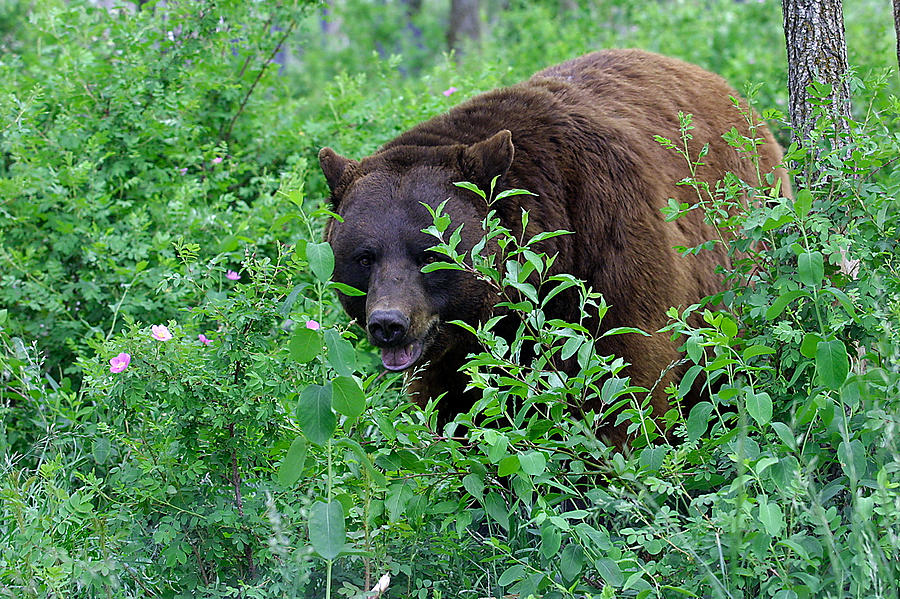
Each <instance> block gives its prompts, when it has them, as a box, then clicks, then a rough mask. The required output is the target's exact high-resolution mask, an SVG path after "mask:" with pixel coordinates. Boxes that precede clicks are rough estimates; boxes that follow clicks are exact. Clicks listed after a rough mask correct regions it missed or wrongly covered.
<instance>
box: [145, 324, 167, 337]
mask: <svg viewBox="0 0 900 599" xmlns="http://www.w3.org/2000/svg"><path fill="white" fill-rule="evenodd" d="M150 336H151V337H153V338H154V339H156V340H157V341H168V340H169V339H171V338H172V333H170V332H169V327H167V326H166V325H164V324H155V325H153V326H151V327H150Z"/></svg>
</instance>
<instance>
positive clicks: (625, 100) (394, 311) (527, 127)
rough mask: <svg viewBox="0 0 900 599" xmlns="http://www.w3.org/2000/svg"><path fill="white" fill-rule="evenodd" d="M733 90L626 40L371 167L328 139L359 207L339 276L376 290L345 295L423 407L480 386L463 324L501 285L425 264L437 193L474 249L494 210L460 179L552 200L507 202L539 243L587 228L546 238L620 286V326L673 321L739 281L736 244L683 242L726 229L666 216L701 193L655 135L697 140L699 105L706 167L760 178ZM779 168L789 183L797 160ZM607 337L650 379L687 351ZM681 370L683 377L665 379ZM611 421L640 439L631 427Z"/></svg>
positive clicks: (337, 234)
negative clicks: (735, 141)
mask: <svg viewBox="0 0 900 599" xmlns="http://www.w3.org/2000/svg"><path fill="white" fill-rule="evenodd" d="M732 97H737V94H736V93H735V92H734V91H733V90H732V89H731V88H730V87H729V86H728V85H727V84H726V83H725V82H724V81H723V80H722V79H721V78H719V77H718V76H716V75H713V74H711V73H708V72H706V71H704V70H703V69H701V68H699V67H697V66H694V65H690V64H687V63H684V62H682V61H679V60H676V59H672V58H666V57H663V56H659V55H656V54H652V53H648V52H644V51H639V50H608V51H602V52H595V53H592V54H588V55H586V56H582V57H580V58H576V59H574V60H570V61H568V62H565V63H562V64H560V65H557V66H554V67H550V68H548V69H545V70H543V71H541V72H539V73H537V74H536V75H534V76H533V77H532V78H531V79H529V80H527V81H525V82H523V83H520V84H518V85H514V86H512V87H509V88H505V89H499V90H495V91H491V92H488V93H485V94H482V95H480V96H477V97H475V98H472V99H471V100H469V101H468V102H465V103H464V104H462V105H460V106H457V107H455V108H453V109H452V110H450V111H449V112H447V113H446V114H442V115H440V116H437V117H435V118H433V119H431V120H429V121H426V122H424V123H422V124H420V125H417V126H416V127H413V128H412V129H411V130H409V131H407V132H406V133H403V134H402V135H400V136H399V137H397V138H396V139H394V140H393V141H390V142H388V143H387V144H385V145H384V146H383V147H382V148H381V149H380V150H378V151H377V152H376V153H375V154H373V155H372V156H369V157H366V158H363V159H362V160H361V161H359V162H357V161H354V160H350V159H347V158H343V157H341V156H339V155H337V154H335V153H334V152H333V151H332V150H331V149H329V148H324V149H323V150H322V151H321V152H320V153H319V160H320V164H321V166H322V170H323V171H324V173H325V177H326V179H327V181H328V184H329V186H330V188H331V191H332V202H333V205H334V209H335V210H336V211H337V212H338V213H339V214H340V215H341V217H342V219H343V222H338V221H336V220H333V221H332V222H331V223H330V224H329V226H328V231H327V234H326V236H327V239H328V240H329V241H330V242H331V244H332V246H333V248H334V251H335V257H336V266H335V275H334V276H335V279H336V280H338V281H341V282H343V283H347V284H350V285H353V286H355V287H357V288H359V289H361V290H363V291H366V293H367V295H366V296H365V297H348V296H343V295H342V296H341V301H342V303H343V305H344V307H345V309H346V310H347V312H348V313H349V314H350V316H352V317H353V318H354V319H356V321H357V322H358V323H359V324H360V325H362V326H363V327H365V328H366V330H367V331H368V333H369V338H370V340H371V341H372V343H373V344H374V345H376V346H378V347H380V348H382V360H383V362H384V365H385V367H387V368H389V369H392V370H406V371H407V372H408V373H409V372H414V373H415V376H414V377H412V382H411V385H410V391H411V393H412V395H413V397H414V398H415V399H416V401H417V402H418V403H420V404H423V403H424V402H425V401H427V400H428V399H430V398H433V397H437V396H438V395H439V394H441V393H444V392H446V396H445V397H444V398H443V399H442V400H441V402H440V403H439V412H440V414H441V417H442V418H443V419H448V418H450V417H452V416H453V415H454V414H455V413H457V412H460V411H465V410H467V409H469V408H470V407H471V405H472V403H473V401H474V398H473V397H472V396H471V395H470V394H471V393H472V391H469V392H464V389H465V386H466V378H465V376H464V375H462V374H460V373H459V367H460V365H461V364H462V363H463V361H464V359H465V356H466V355H467V354H468V353H470V352H472V351H475V350H476V349H477V348H476V346H475V344H474V339H473V338H472V337H471V336H470V335H469V334H468V333H466V332H465V331H464V330H463V329H461V328H460V327H458V326H455V325H450V324H447V323H448V322H449V321H451V320H454V319H460V320H463V321H466V322H468V323H471V324H473V325H475V324H477V323H479V322H484V321H485V320H487V319H488V318H489V317H490V315H491V314H492V313H493V312H492V311H493V305H494V303H495V302H496V301H497V300H496V296H495V294H493V293H492V292H491V291H490V289H489V288H488V286H487V285H486V284H484V283H480V282H478V281H476V280H475V279H474V278H472V277H469V276H466V275H464V274H462V273H460V272H458V271H450V270H438V271H435V272H431V273H428V274H423V273H422V272H421V268H422V266H423V265H424V264H425V263H427V262H428V261H430V260H432V259H433V258H434V257H433V255H432V254H430V253H429V251H428V249H429V247H430V246H432V245H434V239H433V238H432V237H430V236H429V235H427V234H425V233H423V232H422V229H424V228H425V227H427V226H429V225H430V224H431V217H430V215H429V214H428V212H427V211H426V209H425V208H424V207H423V206H422V205H421V203H426V204H428V205H430V206H432V207H435V206H437V205H438V204H439V203H440V202H442V201H444V200H446V199H448V198H449V201H448V203H447V205H446V207H445V210H446V212H447V213H448V214H449V215H450V216H451V217H452V219H453V223H454V224H453V228H455V227H456V226H458V225H459V224H464V225H465V226H464V227H463V229H462V236H463V242H462V244H461V249H468V248H471V247H472V245H473V244H474V243H475V242H476V241H477V240H478V239H479V234H480V232H481V227H480V222H481V220H482V218H483V217H484V216H485V214H486V213H487V210H488V208H487V206H486V205H485V203H484V202H483V201H480V199H479V198H477V197H476V196H475V195H474V194H472V193H471V192H469V191H465V190H461V189H459V188H457V187H455V186H454V185H453V183H454V182H457V181H471V182H474V183H476V184H478V185H479V186H481V187H482V188H483V189H486V188H487V186H488V185H489V183H490V181H491V180H492V178H494V177H495V176H499V179H498V187H497V191H499V190H502V189H511V188H521V189H527V190H529V191H531V192H534V193H535V194H537V195H536V196H527V195H516V196H512V197H509V198H506V199H503V200H501V201H500V202H498V203H496V204H494V205H493V208H495V209H496V210H497V211H498V214H499V215H500V217H501V220H502V222H503V224H504V225H505V226H507V227H509V228H510V229H511V230H512V231H513V232H514V234H515V235H516V237H517V238H520V237H521V235H520V234H521V213H522V210H527V211H528V213H529V220H528V231H527V232H526V233H527V235H526V237H530V236H531V235H534V234H536V233H538V232H541V231H556V230H561V229H562V230H567V231H572V232H574V234H572V235H564V236H561V237H555V238H553V239H552V240H549V241H547V242H545V243H544V244H543V246H542V247H541V250H542V251H545V252H547V253H548V254H554V253H556V254H558V258H557V259H556V262H555V264H554V272H567V273H571V274H573V275H575V276H577V277H579V278H581V279H584V280H585V281H587V284H588V285H589V286H591V287H593V289H594V290H598V291H601V292H602V293H603V294H604V296H605V298H606V301H607V302H608V304H609V305H610V306H611V307H610V309H609V312H608V313H607V315H606V316H605V318H604V319H603V322H602V326H603V328H604V329H606V328H612V327H619V326H633V327H639V328H641V329H643V330H645V331H648V332H650V333H653V332H655V331H657V330H658V329H659V328H660V327H662V326H663V325H664V324H665V323H666V317H665V314H664V313H665V311H666V309H667V308H668V307H670V306H681V307H686V306H688V305H690V304H693V303H696V302H698V301H700V300H701V298H703V297H704V296H706V295H710V294H713V293H716V292H717V291H719V290H720V289H721V282H720V280H719V278H718V276H717V275H716V274H714V269H715V265H716V264H717V263H725V262H726V261H727V259H728V258H727V255H726V251H725V248H723V247H722V245H721V244H719V245H718V246H717V248H716V249H715V250H713V251H709V252H701V253H700V254H699V255H696V256H683V255H680V254H678V253H677V252H676V251H675V250H674V249H673V247H674V246H689V247H690V246H696V245H698V244H700V243H702V242H703V241H706V240H709V239H714V238H715V237H716V233H715V231H714V230H713V229H712V228H711V227H710V226H709V225H707V224H705V223H704V222H703V215H702V214H701V213H700V211H697V210H695V211H692V212H690V213H689V214H688V215H687V216H685V217H682V218H680V219H678V220H676V221H674V222H670V223H667V222H665V220H664V218H663V216H662V214H661V213H660V208H662V207H663V206H665V205H666V204H667V200H668V199H669V198H675V199H676V200H677V201H679V202H688V203H690V204H693V203H695V202H696V193H695V191H694V190H693V189H692V188H691V187H689V186H683V185H682V186H678V185H676V183H677V182H679V181H681V180H682V179H684V178H685V177H687V176H688V175H689V171H688V166H687V163H686V161H685V160H684V159H683V158H682V157H680V156H679V155H677V154H676V153H675V152H673V151H672V150H668V149H665V148H663V147H662V146H661V145H660V144H659V143H657V142H656V141H655V140H654V135H661V136H663V137H666V138H669V139H672V140H678V139H680V135H679V120H678V113H679V111H682V112H685V113H691V114H693V123H692V124H693V130H692V131H691V134H692V135H693V140H692V141H691V150H692V153H693V154H694V156H695V157H696V153H697V152H698V151H699V150H700V148H702V147H703V145H704V144H709V152H708V154H707V155H706V157H705V158H704V163H705V164H704V165H703V166H701V167H700V168H699V170H698V172H697V178H698V179H701V180H704V181H708V182H710V183H711V184H715V182H717V181H719V180H720V179H722V178H723V177H724V175H725V173H726V172H731V173H734V174H735V175H737V176H738V177H740V178H741V179H743V180H745V181H749V182H751V183H754V184H755V183H757V182H758V174H757V171H756V168H755V166H754V164H753V162H752V161H751V160H748V159H747V158H746V156H742V155H740V154H739V153H737V152H736V151H735V150H734V149H732V148H731V147H729V146H728V144H727V143H726V142H725V141H724V140H723V138H722V134H723V133H725V132H727V131H729V130H731V129H732V128H737V130H738V131H740V132H741V133H742V134H744V135H749V133H748V127H747V123H746V121H745V118H744V116H743V115H742V114H741V111H740V110H739V109H738V108H736V107H735V106H734V104H733V103H732V100H731V98H732ZM756 134H757V135H758V136H761V137H762V138H763V139H764V141H765V143H764V145H762V146H760V147H759V153H760V168H761V172H762V173H767V172H770V171H772V170H774V169H777V167H778V165H779V163H780V162H781V149H780V148H779V146H778V144H777V143H776V142H775V140H774V139H773V138H772V136H771V134H770V133H769V131H768V130H767V129H766V128H765V127H762V128H760V129H757V131H756ZM778 176H779V177H782V179H783V178H784V173H783V171H780V170H779V172H778ZM784 182H785V185H786V181H784ZM578 311H579V306H577V305H574V302H572V301H568V303H567V302H566V301H563V302H557V305H555V306H554V307H553V313H552V314H549V315H548V316H550V317H558V318H563V319H567V320H570V321H577V318H578V313H579V312H578ZM513 330H514V329H513ZM597 346H598V347H597V349H598V351H599V352H600V353H601V354H603V355H609V354H615V355H618V356H622V357H624V358H625V359H626V360H627V361H628V362H630V364H631V366H630V367H629V368H628V369H627V370H626V373H627V374H630V375H631V378H632V381H633V382H634V383H635V384H638V385H642V386H645V387H648V388H649V387H650V386H652V385H653V384H654V383H655V382H656V381H657V380H658V379H659V377H660V373H661V372H663V371H665V370H666V369H667V368H668V367H669V366H670V365H671V364H672V363H673V362H674V361H677V360H678V358H679V354H678V352H677V350H676V347H675V345H673V343H672V342H670V341H669V339H668V338H667V337H666V335H664V334H659V333H655V334H653V335H651V336H650V337H642V336H639V335H636V334H626V335H616V336H610V337H606V338H603V339H601V340H599V341H598V342H597ZM674 376H677V372H676V371H670V372H669V374H668V375H667V377H666V378H664V379H663V381H662V384H660V385H657V389H658V390H660V391H661V390H662V389H663V388H664V387H665V385H666V384H667V383H668V382H669V381H670V380H671V379H672V377H674ZM652 404H653V409H654V413H655V414H657V415H659V414H661V413H662V412H664V411H665V409H666V407H667V406H666V401H665V397H664V394H663V393H661V392H657V393H655V394H654V397H653V398H652ZM587 407H588V408H591V407H593V406H587ZM599 432H600V433H601V434H605V435H606V436H611V437H615V438H618V441H619V442H621V440H622V439H621V431H613V430H612V429H611V428H608V427H607V428H606V429H605V430H602V431H599Z"/></svg>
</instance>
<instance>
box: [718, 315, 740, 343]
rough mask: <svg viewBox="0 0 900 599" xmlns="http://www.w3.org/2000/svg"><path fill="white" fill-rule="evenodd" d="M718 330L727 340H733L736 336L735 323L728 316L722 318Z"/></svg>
mask: <svg viewBox="0 0 900 599" xmlns="http://www.w3.org/2000/svg"><path fill="white" fill-rule="evenodd" d="M719 328H720V329H721V330H722V333H724V335H725V336H726V337H728V338H729V339H733V338H734V336H735V335H737V332H738V327H737V323H735V322H734V320H732V319H731V318H729V317H728V316H724V315H723V316H722V322H721V323H719Z"/></svg>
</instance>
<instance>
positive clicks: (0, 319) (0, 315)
mask: <svg viewBox="0 0 900 599" xmlns="http://www.w3.org/2000/svg"><path fill="white" fill-rule="evenodd" d="M8 314H9V312H8V311H7V309H6V308H3V309H2V310H0V324H5V323H6V317H7V315H8Z"/></svg>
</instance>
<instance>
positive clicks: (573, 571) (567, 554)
mask: <svg viewBox="0 0 900 599" xmlns="http://www.w3.org/2000/svg"><path fill="white" fill-rule="evenodd" d="M583 568H584V550H583V549H582V548H581V545H579V544H577V543H569V544H568V545H566V548H565V549H563V552H562V555H561V556H560V559H559V573H560V574H562V577H563V580H564V581H566V582H567V583H571V582H572V581H574V580H575V579H576V578H578V575H579V574H581V570H582V569H583Z"/></svg>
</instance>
